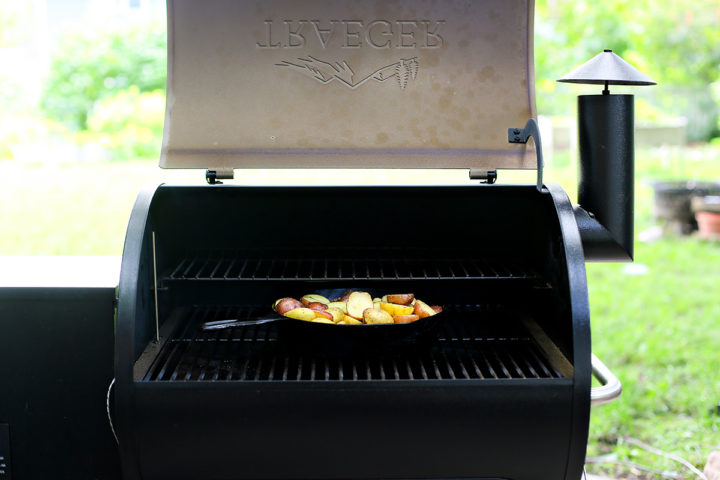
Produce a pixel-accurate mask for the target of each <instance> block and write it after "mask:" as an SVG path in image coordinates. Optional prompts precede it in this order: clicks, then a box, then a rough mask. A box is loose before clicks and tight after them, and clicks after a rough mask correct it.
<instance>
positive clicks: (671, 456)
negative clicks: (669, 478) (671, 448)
mask: <svg viewBox="0 0 720 480" xmlns="http://www.w3.org/2000/svg"><path fill="white" fill-rule="evenodd" d="M623 441H625V442H627V443H629V444H631V445H635V446H637V447H640V448H642V449H643V450H647V451H648V452H650V453H654V454H655V455H660V456H661V457H665V458H669V459H670V460H674V461H676V462H678V463H681V464H683V465H684V466H685V467H686V468H688V469H689V470H690V471H691V472H693V473H694V474H695V475H697V476H698V477H699V478H700V479H701V480H708V478H707V477H706V476H705V474H704V473H703V472H701V471H700V470H698V469H697V468H695V465H693V464H692V463H690V462H688V461H687V460H685V459H684V458H682V457H679V456H677V455H674V454H672V453H667V452H663V451H662V450H660V449H659V448H655V447H652V446H650V445H648V444H646V443H643V442H641V441H640V440H636V439H634V438H630V437H623Z"/></svg>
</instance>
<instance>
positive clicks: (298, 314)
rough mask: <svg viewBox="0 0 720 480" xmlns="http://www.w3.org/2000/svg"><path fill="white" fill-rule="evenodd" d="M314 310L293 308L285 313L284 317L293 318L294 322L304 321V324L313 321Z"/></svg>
mask: <svg viewBox="0 0 720 480" xmlns="http://www.w3.org/2000/svg"><path fill="white" fill-rule="evenodd" d="M315 313H317V312H315V310H310V309H309V308H305V307H300V308H295V309H293V310H290V311H289V312H285V314H284V315H285V316H286V317H288V318H294V319H295V320H304V321H306V322H311V321H313V320H315V318H316V317H315Z"/></svg>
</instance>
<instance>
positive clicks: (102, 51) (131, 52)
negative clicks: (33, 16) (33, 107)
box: [41, 22, 167, 130]
mask: <svg viewBox="0 0 720 480" xmlns="http://www.w3.org/2000/svg"><path fill="white" fill-rule="evenodd" d="M166 45H167V41H166V33H165V26H164V25H163V24H161V23H157V22H145V23H139V24H131V25H120V26H116V27H113V28H111V29H110V30H104V29H86V30H80V31H74V32H68V33H67V34H66V35H65V36H64V37H62V38H61V40H60V43H59V44H58V45H57V47H56V49H55V50H54V53H53V59H52V65H51V67H50V74H49V75H48V78H47V80H46V83H45V90H44V92H43V96H42V100H41V106H42V108H43V110H44V111H45V112H46V113H47V115H48V116H49V117H50V118H53V119H55V120H58V121H61V122H62V123H64V124H65V125H67V126H68V127H69V128H71V129H73V130H84V129H87V127H88V119H89V118H90V115H91V114H92V112H93V110H94V108H95V107H96V105H97V103H98V102H99V101H101V100H103V99H105V98H107V97H110V96H113V95H116V94H117V93H118V92H120V91H123V90H126V89H128V88H130V87H131V86H132V87H135V88H136V89H137V90H138V91H139V92H152V91H156V90H164V89H165V49H166Z"/></svg>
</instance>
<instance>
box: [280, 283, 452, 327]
mask: <svg viewBox="0 0 720 480" xmlns="http://www.w3.org/2000/svg"><path fill="white" fill-rule="evenodd" d="M273 310H275V311H276V312H277V313H279V314H281V315H285V316H286V317H289V318H293V319H296V320H304V321H308V322H317V323H328V324H329V323H334V324H343V325H360V324H363V323H365V324H370V325H374V324H389V323H411V322H415V321H417V320H419V319H421V318H426V317H429V316H432V315H436V314H437V313H440V312H442V307H440V306H429V305H428V304H426V303H425V302H423V301H421V300H418V299H416V298H415V295H414V294H412V293H396V294H391V295H383V296H382V297H375V298H373V297H371V296H370V294H369V293H368V292H363V291H358V290H347V291H345V293H343V295H342V296H341V297H340V298H337V299H333V300H332V301H330V300H328V299H327V298H326V297H324V296H322V295H319V294H316V293H311V294H307V295H304V296H303V297H302V298H301V300H296V299H294V298H291V297H284V298H280V299H278V300H276V301H275V303H273Z"/></svg>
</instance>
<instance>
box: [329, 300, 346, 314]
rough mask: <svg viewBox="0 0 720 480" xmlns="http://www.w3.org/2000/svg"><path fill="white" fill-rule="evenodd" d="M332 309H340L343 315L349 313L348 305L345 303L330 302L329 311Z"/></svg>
mask: <svg viewBox="0 0 720 480" xmlns="http://www.w3.org/2000/svg"><path fill="white" fill-rule="evenodd" d="M331 308H339V309H340V310H342V312H343V313H347V303H345V302H330V303H328V310H330V309H331Z"/></svg>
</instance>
